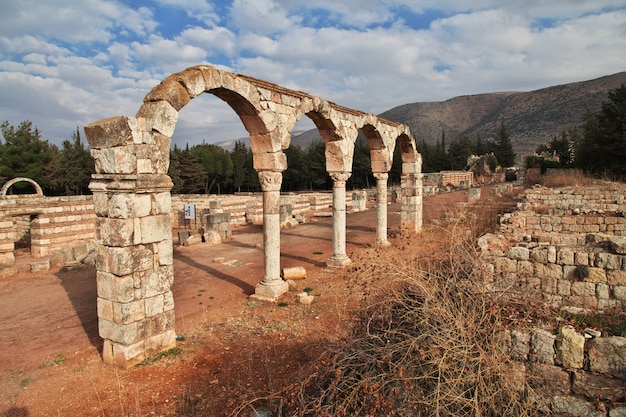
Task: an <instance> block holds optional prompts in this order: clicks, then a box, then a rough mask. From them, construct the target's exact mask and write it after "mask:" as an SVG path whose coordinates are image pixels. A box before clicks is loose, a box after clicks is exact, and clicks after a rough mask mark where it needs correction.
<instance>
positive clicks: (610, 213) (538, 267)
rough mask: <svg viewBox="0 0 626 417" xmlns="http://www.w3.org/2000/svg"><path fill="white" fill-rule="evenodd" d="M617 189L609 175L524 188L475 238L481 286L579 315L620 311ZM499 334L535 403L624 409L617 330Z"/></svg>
mask: <svg viewBox="0 0 626 417" xmlns="http://www.w3.org/2000/svg"><path fill="white" fill-rule="evenodd" d="M625 195H626V186H624V185H623V184H618V183H599V184H597V185H595V186H585V187H563V188H555V189H552V188H545V187H539V186H536V187H534V188H531V189H527V190H525V191H524V192H523V193H522V194H521V196H520V202H519V203H518V207H517V210H516V211H514V212H512V213H509V214H505V215H504V216H503V217H502V218H501V225H500V229H499V230H498V231H497V232H495V233H493V234H487V235H485V236H483V237H481V238H480V239H479V248H480V249H481V250H482V252H483V262H484V265H483V266H484V267H485V268H487V270H488V271H491V272H492V273H493V276H494V280H493V282H491V283H488V288H489V289H490V290H492V291H496V292H498V293H499V292H502V293H503V294H504V293H506V294H508V295H509V296H512V297H514V298H515V299H516V300H517V302H518V303H525V302H528V305H529V308H533V307H530V306H531V304H530V302H531V301H532V300H535V301H536V302H539V303H540V304H545V305H548V306H550V307H553V308H554V309H556V310H561V311H562V312H563V313H569V314H574V315H578V316H582V317H584V316H587V315H593V314H595V313H606V314H612V315H615V316H620V315H623V314H625V312H626V201H625ZM536 302H533V304H532V305H535V306H536ZM535 308H537V307H535ZM500 342H502V343H504V344H505V346H508V347H509V348H510V351H511V354H512V357H513V359H515V360H517V361H518V366H519V369H517V371H519V373H518V374H519V375H524V374H526V377H527V378H528V380H529V381H530V382H531V385H533V386H534V387H535V388H536V389H537V390H538V391H537V392H539V393H540V395H541V398H535V399H534V400H535V401H537V404H538V407H539V409H540V411H547V412H548V411H551V412H553V413H557V414H558V415H561V414H560V413H563V414H565V415H580V416H583V415H584V416H594V417H596V416H597V417H601V416H609V417H617V416H625V415H626V406H624V402H625V401H626V338H625V337H621V336H609V335H606V334H603V333H602V332H600V331H599V330H597V329H594V328H586V329H584V331H582V332H581V331H580V330H577V329H575V328H574V327H572V326H569V325H565V326H563V325H561V326H559V327H558V328H557V329H551V328H546V326H540V323H538V324H534V323H533V325H532V326H531V325H528V326H526V329H521V330H507V331H505V332H504V333H503V334H502V335H501V340H500Z"/></svg>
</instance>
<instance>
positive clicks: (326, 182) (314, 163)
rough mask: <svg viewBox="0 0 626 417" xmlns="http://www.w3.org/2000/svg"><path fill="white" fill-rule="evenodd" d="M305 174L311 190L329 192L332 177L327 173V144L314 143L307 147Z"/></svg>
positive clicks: (321, 142)
mask: <svg viewBox="0 0 626 417" xmlns="http://www.w3.org/2000/svg"><path fill="white" fill-rule="evenodd" d="M305 155H306V164H305V173H306V177H307V182H308V188H309V189H310V190H329V189H330V188H331V186H332V185H331V182H330V176H329V175H328V172H326V144H325V143H324V142H323V141H320V140H318V141H314V142H311V143H310V144H309V146H307V148H306V151H305Z"/></svg>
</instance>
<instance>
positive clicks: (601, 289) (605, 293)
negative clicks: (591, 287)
mask: <svg viewBox="0 0 626 417" xmlns="http://www.w3.org/2000/svg"><path fill="white" fill-rule="evenodd" d="M596 297H598V299H600V300H608V299H609V298H610V291H609V286H608V285H607V284H603V283H597V284H596Z"/></svg>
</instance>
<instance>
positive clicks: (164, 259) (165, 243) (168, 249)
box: [157, 239, 174, 266]
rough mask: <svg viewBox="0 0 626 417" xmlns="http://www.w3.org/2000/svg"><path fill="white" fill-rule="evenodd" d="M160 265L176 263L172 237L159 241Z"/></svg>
mask: <svg viewBox="0 0 626 417" xmlns="http://www.w3.org/2000/svg"><path fill="white" fill-rule="evenodd" d="M157 251H158V252H157V253H158V258H159V266H163V265H173V264H174V248H173V242H172V239H166V240H162V241H160V242H158V243H157Z"/></svg>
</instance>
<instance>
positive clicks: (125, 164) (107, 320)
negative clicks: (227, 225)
mask: <svg viewBox="0 0 626 417" xmlns="http://www.w3.org/2000/svg"><path fill="white" fill-rule="evenodd" d="M140 122H141V121H139V122H138V120H137V119H135V118H124V117H117V118H110V119H105V120H101V121H99V122H96V123H93V124H91V125H88V126H85V133H86V135H87V139H88V140H89V144H90V147H91V155H92V156H93V157H94V160H95V168H96V173H95V174H93V175H92V177H91V183H90V184H89V188H90V189H91V191H92V192H93V202H94V211H95V213H96V216H97V217H96V241H97V248H96V281H97V291H98V299H97V304H98V329H99V333H100V337H102V338H103V339H104V345H103V351H102V356H103V360H104V361H105V362H107V363H112V364H115V365H117V366H120V367H123V368H128V367H130V366H133V365H135V364H137V363H139V362H141V361H143V360H144V359H146V358H148V357H150V356H154V355H156V354H158V353H159V352H163V351H165V350H167V349H170V348H172V347H174V346H176V333H175V331H174V297H173V294H172V291H171V289H170V287H171V285H172V282H173V280H174V268H173V264H174V259H173V248H172V226H171V219H170V212H171V196H170V189H171V188H172V181H171V180H170V178H169V177H168V176H167V175H166V172H167V159H168V158H169V140H168V139H167V138H164V137H162V136H159V134H158V133H155V132H148V131H147V129H146V128H145V126H144V127H142V126H140V125H141V124H142V123H140ZM155 136H156V139H157V140H155ZM159 144H162V146H159Z"/></svg>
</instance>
